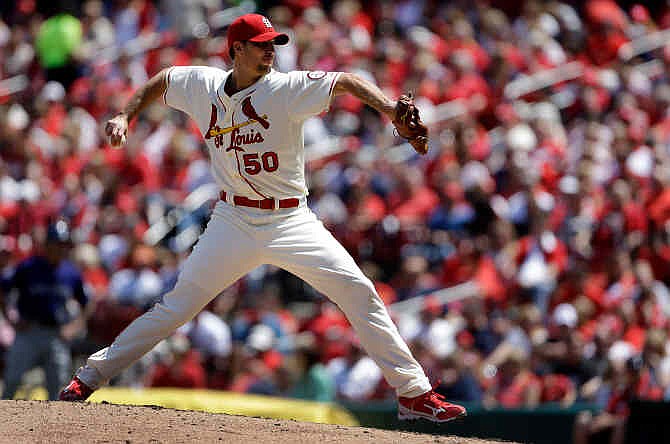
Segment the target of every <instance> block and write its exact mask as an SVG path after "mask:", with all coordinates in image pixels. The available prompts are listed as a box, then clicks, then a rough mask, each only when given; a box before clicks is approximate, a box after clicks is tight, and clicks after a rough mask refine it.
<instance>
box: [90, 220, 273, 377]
mask: <svg viewBox="0 0 670 444" xmlns="http://www.w3.org/2000/svg"><path fill="white" fill-rule="evenodd" d="M258 265H260V263H259V258H258V254H257V248H256V246H255V244H254V240H253V238H252V236H251V235H250V233H249V232H247V231H245V230H244V229H243V228H241V227H240V226H238V225H235V224H231V223H228V222H226V221H224V220H223V219H222V218H220V217H216V216H213V217H212V219H211V220H210V222H209V224H208V225H207V229H206V230H205V232H204V233H203V235H202V236H201V237H200V239H199V240H198V243H197V245H196V246H195V248H194V249H193V252H192V253H191V255H190V256H189V257H188V259H186V261H185V262H184V265H183V269H182V271H181V273H180V275H179V279H178V280H177V284H176V285H175V288H174V289H173V290H172V291H170V292H169V293H167V294H166V295H165V296H163V301H161V302H159V303H158V304H156V305H155V306H154V307H153V308H152V309H151V310H150V311H148V312H146V313H144V314H143V315H142V316H140V317H139V318H137V319H135V320H134V321H133V322H132V323H131V324H130V325H129V326H128V327H127V328H126V329H125V330H124V331H123V332H121V334H120V335H119V336H118V337H117V338H116V339H115V340H114V342H113V343H112V345H110V346H109V347H107V348H104V349H102V350H100V351H98V352H96V353H94V354H93V355H91V356H90V357H89V358H88V360H87V362H86V366H85V367H84V368H83V369H82V370H81V371H80V372H79V373H78V374H77V376H78V377H79V379H81V380H82V381H83V382H84V383H85V384H86V385H87V386H88V387H89V388H92V389H97V388H98V387H100V386H101V385H102V384H104V383H105V382H107V381H108V380H109V379H110V378H112V377H114V376H116V375H117V374H118V373H119V372H121V371H122V370H123V369H125V368H126V367H128V366H129V365H130V364H132V363H133V362H135V361H136V360H137V359H139V358H140V357H142V355H144V354H145V353H147V352H148V351H149V350H151V349H152V348H153V347H154V346H155V345H156V344H157V343H158V342H160V341H161V340H162V339H164V338H165V337H167V336H168V335H169V334H170V333H172V332H173V331H174V330H175V329H177V328H178V327H179V326H181V325H182V324H184V323H186V322H187V321H189V320H190V319H191V318H193V317H194V316H195V315H196V314H197V313H198V312H199V311H200V310H202V308H203V307H204V306H205V305H207V303H208V302H209V301H210V300H211V299H212V298H213V297H214V296H216V295H217V294H218V293H219V292H220V291H222V290H224V289H225V288H226V287H228V286H229V285H231V284H232V283H234V282H235V281H236V280H238V279H239V278H240V277H241V276H243V275H244V274H246V273H248V272H249V271H250V270H252V269H253V268H254V267H256V266H258Z"/></svg>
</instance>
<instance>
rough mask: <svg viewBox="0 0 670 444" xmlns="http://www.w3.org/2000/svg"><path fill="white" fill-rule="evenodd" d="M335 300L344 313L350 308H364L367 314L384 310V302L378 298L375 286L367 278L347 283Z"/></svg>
mask: <svg viewBox="0 0 670 444" xmlns="http://www.w3.org/2000/svg"><path fill="white" fill-rule="evenodd" d="M335 300H336V302H337V304H338V305H339V306H340V308H342V310H344V311H345V312H347V311H348V309H350V308H356V309H360V308H365V310H366V311H368V312H369V311H377V310H380V309H383V308H384V302H383V301H382V299H381V297H379V294H378V293H377V290H376V289H375V286H374V285H373V284H372V281H370V279H367V278H365V279H356V280H352V281H349V282H347V284H346V285H343V288H342V291H341V292H340V294H339V295H338V296H337V298H336V299H335Z"/></svg>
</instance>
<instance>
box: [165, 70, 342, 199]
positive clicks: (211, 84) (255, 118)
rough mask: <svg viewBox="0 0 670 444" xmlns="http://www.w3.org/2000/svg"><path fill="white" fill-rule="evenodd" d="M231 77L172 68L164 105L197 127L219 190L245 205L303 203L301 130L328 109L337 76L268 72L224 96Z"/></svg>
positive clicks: (297, 72)
mask: <svg viewBox="0 0 670 444" xmlns="http://www.w3.org/2000/svg"><path fill="white" fill-rule="evenodd" d="M231 72H232V71H222V70H220V69H218V68H211V67H205V66H190V67H173V68H171V69H170V70H169V71H168V76H167V79H168V87H167V89H166V91H165V95H164V100H165V103H166V104H168V105H169V106H171V107H173V108H176V109H179V110H181V111H184V112H185V113H187V114H188V115H189V116H190V117H191V118H192V119H193V120H194V121H195V122H196V124H197V125H198V127H199V128H200V131H201V132H202V134H203V136H204V137H205V141H206V143H207V147H208V149H209V154H210V160H211V168H212V173H213V176H214V179H215V180H216V182H217V184H218V185H219V186H220V187H221V189H223V190H224V191H226V192H228V193H232V194H235V195H240V196H246V197H249V198H251V199H263V198H277V199H284V198H288V197H297V198H300V197H304V196H306V195H307V187H306V185H305V168H304V166H305V154H304V144H303V131H302V127H303V123H304V121H305V120H306V119H308V118H309V117H312V116H315V115H317V114H320V113H321V112H323V111H325V110H327V109H328V107H329V106H330V99H331V96H332V92H333V88H334V86H335V82H336V81H337V78H338V77H339V74H340V73H337V72H330V73H326V72H323V71H311V72H307V71H293V72H290V73H288V74H286V73H280V72H277V71H274V70H271V71H270V72H269V73H268V74H266V75H264V76H263V77H261V78H260V79H259V80H258V81H257V82H256V83H254V84H253V85H251V86H249V87H247V88H245V89H243V90H241V91H238V92H236V93H235V94H233V95H232V96H228V95H227V94H226V92H225V91H224V85H225V83H226V79H227V77H228V75H230V73H231Z"/></svg>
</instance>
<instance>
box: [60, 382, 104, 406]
mask: <svg viewBox="0 0 670 444" xmlns="http://www.w3.org/2000/svg"><path fill="white" fill-rule="evenodd" d="M94 391H95V390H93V389H92V388H90V387H89V386H87V385H86V384H84V383H83V382H81V379H79V378H77V377H76V376H75V377H74V378H72V381H70V383H69V384H68V385H67V386H66V387H65V388H64V389H63V390H62V391H61V392H60V395H59V396H58V400H59V401H70V402H82V401H86V399H88V397H89V396H91V394H92V393H93V392H94Z"/></svg>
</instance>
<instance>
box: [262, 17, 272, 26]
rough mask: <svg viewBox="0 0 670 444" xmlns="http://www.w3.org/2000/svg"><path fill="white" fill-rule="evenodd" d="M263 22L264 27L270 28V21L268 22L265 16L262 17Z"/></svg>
mask: <svg viewBox="0 0 670 444" xmlns="http://www.w3.org/2000/svg"><path fill="white" fill-rule="evenodd" d="M263 24H264V25H265V27H266V28H272V23H270V20H268V18H267V17H263Z"/></svg>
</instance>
